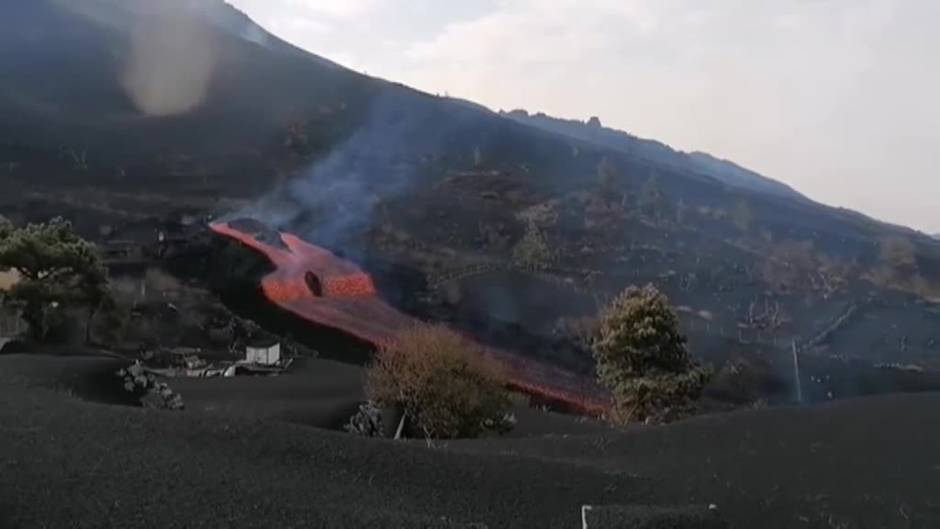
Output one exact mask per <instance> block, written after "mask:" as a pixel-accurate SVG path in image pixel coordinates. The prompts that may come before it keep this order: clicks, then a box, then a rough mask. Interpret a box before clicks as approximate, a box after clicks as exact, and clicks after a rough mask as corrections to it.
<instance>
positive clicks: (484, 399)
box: [366, 325, 512, 439]
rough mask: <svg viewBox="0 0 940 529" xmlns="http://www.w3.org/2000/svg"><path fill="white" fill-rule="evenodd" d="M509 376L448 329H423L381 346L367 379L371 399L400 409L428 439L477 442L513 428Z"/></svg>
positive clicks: (424, 327) (415, 330) (402, 334)
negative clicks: (486, 434) (471, 439)
mask: <svg viewBox="0 0 940 529" xmlns="http://www.w3.org/2000/svg"><path fill="white" fill-rule="evenodd" d="M505 388H506V379H505V376H504V374H503V373H502V372H501V370H499V368H497V367H495V366H494V365H493V364H492V363H490V362H487V361H486V360H484V359H483V357H481V356H480V355H479V354H478V353H477V352H476V351H474V350H473V345H472V344H470V343H469V342H467V341H466V340H465V339H464V338H463V337H461V336H460V335H458V334H456V333H454V332H453V331H450V330H448V329H446V328H444V327H437V326H426V325H422V326H419V327H415V328H413V329H409V330H406V331H404V332H402V333H400V334H399V335H398V336H397V337H396V340H395V341H394V343H391V344H388V345H386V346H385V347H382V348H381V349H380V350H379V352H378V353H377V354H376V358H375V361H374V363H373V364H372V366H370V367H369V369H368V371H367V374H366V394H367V395H368V397H369V399H370V401H372V402H374V403H375V404H377V405H378V406H380V407H386V408H387V407H399V408H400V409H402V410H403V411H404V412H405V416H406V418H407V421H408V423H409V425H410V426H411V427H413V428H415V429H417V430H418V431H419V432H421V433H422V434H423V435H425V436H426V437H428V438H435V439H442V438H443V439H449V438H458V437H476V436H479V435H480V434H482V433H484V432H487V431H496V432H503V431H505V430H506V429H508V428H511V426H512V421H511V419H510V417H509V416H508V415H507V413H508V411H509V406H510V400H509V394H508V392H507V391H506V389H505Z"/></svg>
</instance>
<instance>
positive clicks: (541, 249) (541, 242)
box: [512, 221, 556, 270]
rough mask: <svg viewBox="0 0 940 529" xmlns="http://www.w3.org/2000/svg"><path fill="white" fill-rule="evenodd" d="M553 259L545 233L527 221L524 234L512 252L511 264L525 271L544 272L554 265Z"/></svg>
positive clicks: (533, 223)
mask: <svg viewBox="0 0 940 529" xmlns="http://www.w3.org/2000/svg"><path fill="white" fill-rule="evenodd" d="M555 258H556V255H555V252H553V251H552V249H551V247H549V245H548V239H547V238H546V237H545V233H544V232H543V231H542V230H541V229H540V228H539V227H538V225H537V224H536V223H535V222H532V221H529V222H528V224H526V230H525V234H524V235H523V236H522V239H520V240H519V242H518V243H516V246H515V247H514V248H513V250H512V259H513V262H514V263H515V264H516V265H517V266H520V267H522V268H525V269H529V270H544V269H546V268H550V267H551V266H552V264H554V263H555Z"/></svg>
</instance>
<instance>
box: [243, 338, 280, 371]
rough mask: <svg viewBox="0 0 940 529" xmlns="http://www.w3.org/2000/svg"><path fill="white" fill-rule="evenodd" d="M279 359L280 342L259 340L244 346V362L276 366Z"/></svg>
mask: <svg viewBox="0 0 940 529" xmlns="http://www.w3.org/2000/svg"><path fill="white" fill-rule="evenodd" d="M280 361H281V344H280V343H279V342H275V341H261V342H255V343H253V344H249V345H248V346H247V347H245V362H246V363H249V364H257V365H262V366H276V365H278V363H279V362H280Z"/></svg>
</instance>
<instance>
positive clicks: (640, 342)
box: [593, 285, 710, 424]
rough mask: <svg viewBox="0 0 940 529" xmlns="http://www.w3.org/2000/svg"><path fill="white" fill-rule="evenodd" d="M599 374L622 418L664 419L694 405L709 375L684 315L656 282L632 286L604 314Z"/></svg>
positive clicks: (615, 415)
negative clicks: (691, 343) (693, 348)
mask: <svg viewBox="0 0 940 529" xmlns="http://www.w3.org/2000/svg"><path fill="white" fill-rule="evenodd" d="M593 348H594V357H595V359H596V360H597V375H598V378H599V380H600V382H601V384H603V385H604V386H606V387H607V388H608V389H610V391H611V393H612V394H613V397H614V407H613V409H612V411H611V419H613V420H614V422H617V423H621V424H623V423H628V422H663V421H668V420H672V419H675V418H678V417H681V416H683V415H685V414H687V413H689V412H691V411H692V410H693V409H694V403H695V401H696V400H697V399H698V398H699V397H700V396H701V393H702V390H703V389H704V387H705V384H706V383H707V382H708V379H709V377H710V371H709V370H706V369H703V368H701V367H699V366H698V365H697V364H696V363H695V362H694V360H693V359H692V358H691V356H690V354H689V350H688V348H687V346H686V338H685V336H683V335H682V334H681V333H680V332H679V318H678V316H677V315H676V313H675V311H674V310H673V309H672V307H671V306H670V305H669V300H668V299H667V298H666V296H665V295H663V294H662V293H661V292H659V290H657V289H656V288H655V287H654V286H652V285H647V286H646V287H643V288H637V287H630V288H628V289H626V290H625V291H624V292H623V293H622V294H620V295H619V296H618V297H617V298H616V299H614V300H613V301H612V302H611V303H610V305H609V306H607V307H606V308H605V309H604V310H603V311H602V312H601V315H600V325H599V328H598V331H597V335H596V337H595V339H594V344H593Z"/></svg>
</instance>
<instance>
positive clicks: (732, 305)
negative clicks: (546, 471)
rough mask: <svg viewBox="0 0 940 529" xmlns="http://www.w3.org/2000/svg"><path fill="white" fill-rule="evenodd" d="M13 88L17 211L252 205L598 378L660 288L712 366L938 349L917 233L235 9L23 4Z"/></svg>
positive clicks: (930, 269) (205, 2)
mask: <svg viewBox="0 0 940 529" xmlns="http://www.w3.org/2000/svg"><path fill="white" fill-rule="evenodd" d="M0 79H2V82H0V115H2V116H3V118H4V119H3V120H0V197H2V198H0V212H2V213H4V214H6V215H9V216H12V217H14V219H17V220H30V219H34V220H35V219H42V218H47V217H49V216H52V215H58V214H61V215H65V216H67V217H69V218H72V219H74V220H75V221H76V222H77V223H78V224H79V225H80V227H81V228H82V230H83V231H84V232H85V233H86V234H90V235H93V236H96V237H100V238H107V237H109V236H110V235H108V234H112V233H115V232H116V231H117V232H120V231H121V230H120V227H121V226H126V225H133V224H135V223H141V222H146V221H147V219H151V218H154V217H164V216H168V215H171V216H179V215H185V216H191V217H193V216H194V217H196V218H202V217H203V216H205V215H215V216H220V215H225V214H229V213H231V214H234V215H238V216H243V217H255V218H258V219H259V220H262V221H264V222H266V223H268V224H271V225H274V226H276V227H279V228H283V229H287V230H290V231H293V232H295V233H298V234H301V235H302V236H304V237H307V238H309V239H310V240H312V241H314V242H316V243H317V244H321V245H323V246H326V247H329V248H330V249H332V250H334V251H335V252H337V253H339V254H341V255H343V256H346V257H348V258H350V259H352V260H354V261H357V262H360V263H362V264H363V265H364V266H366V267H367V268H368V267H370V266H373V264H372V263H382V266H391V267H392V268H394V269H396V270H407V271H408V273H409V274H417V275H421V276H423V277H424V278H425V280H426V281H425V283H426V284H427V288H425V289H422V290H420V291H413V290H409V289H403V288H397V287H396V282H395V281H394V280H393V279H394V278H392V280H383V285H384V287H383V288H384V290H385V294H386V295H387V296H389V297H391V298H394V299H398V300H402V299H405V298H407V299H406V300H405V301H403V303H407V304H409V305H418V308H416V309H415V312H418V313H420V314H422V315H424V316H426V317H429V318H433V319H439V320H444V321H451V322H454V323H455V324H457V325H460V326H463V327H465V328H467V329H469V330H471V331H473V332H474V333H476V334H477V335H480V336H481V337H482V338H483V339H490V340H492V341H494V342H498V343H503V344H508V345H514V346H516V347H520V348H525V349H526V350H527V351H533V352H536V351H537V352H539V354H542V355H546V356H552V357H555V358H557V359H559V360H561V361H563V362H564V363H566V364H569V365H583V366H585V367H584V369H590V367H589V366H590V362H589V361H588V360H587V359H586V358H585V357H584V356H583V351H579V349H578V346H577V340H576V337H577V334H578V329H579V326H580V325H581V324H584V323H585V322H584V321H583V320H582V318H586V317H589V316H590V315H591V314H592V313H593V312H594V311H595V310H596V307H597V305H598V303H600V302H602V301H603V300H604V299H605V298H606V297H607V296H609V295H611V294H612V293H614V292H616V291H618V290H620V289H622V288H623V287H624V286H626V285H628V284H635V283H646V282H654V283H656V284H657V285H659V286H660V287H662V288H663V289H664V290H666V291H667V292H668V293H669V294H670V296H671V297H672V299H673V301H674V302H675V303H676V304H677V305H678V306H679V307H680V312H681V313H682V316H683V325H684V326H685V330H686V331H687V332H689V334H690V335H691V336H692V339H693V346H694V347H695V349H696V351H698V352H699V353H700V354H701V355H703V356H705V357H706V358H709V359H713V360H715V361H718V362H720V361H722V360H723V358H724V356H725V355H726V354H727V351H728V349H729V346H728V344H729V343H730V344H735V346H741V345H745V346H748V347H751V348H753V349H755V350H772V351H777V350H780V349H782V348H784V347H786V346H787V345H788V344H789V343H790V342H791V341H793V340H796V341H798V342H799V343H800V344H803V345H804V347H806V348H808V349H813V350H814V351H817V352H819V353H820V354H821V355H824V356H828V355H837V356H838V355H845V356H853V357H860V358H865V359H868V360H877V361H886V362H894V361H904V362H918V363H930V362H935V358H936V353H937V349H938V347H940V345H938V340H940V335H936V334H935V332H936V331H935V330H936V329H938V328H940V326H938V325H937V323H938V322H940V311H938V310H937V309H936V308H935V306H934V304H933V300H936V299H940V243H938V242H937V241H935V240H933V239H931V238H929V237H927V236H924V235H921V234H918V233H915V232H913V231H910V230H907V229H903V228H899V227H895V226H890V225H886V224H883V223H879V222H877V221H874V220H872V219H869V218H866V217H864V216H862V215H860V214H857V213H854V212H850V211H845V210H839V209H834V208H829V207H826V206H823V205H820V204H816V203H813V202H811V201H808V200H806V199H804V198H802V197H800V196H795V197H794V196H790V195H789V194H787V193H783V194H781V193H768V192H764V191H762V190H760V189H748V188H742V187H740V186H734V185H729V184H728V183H727V182H725V181H722V180H720V179H718V178H716V177H715V176H714V175H710V173H709V171H708V170H692V169H690V168H689V167H687V166H683V165H682V164H678V165H677V164H675V163H669V162H668V161H663V160H662V159H659V158H656V157H649V156H641V155H638V154H637V153H635V152H631V151H630V150H629V149H620V148H616V147H612V146H610V145H603V144H600V143H598V142H597V141H588V140H586V139H583V138H578V137H572V136H571V135H564V134H558V133H556V132H553V131H547V130H543V129H540V128H536V127H532V126H530V125H528V124H525V123H519V122H517V121H514V120H513V119H508V118H506V117H504V116H500V115H498V114H495V113H492V112H489V111H488V110H486V109H484V108H481V107H478V106H475V105H469V104H466V103H465V102H461V101H456V100H452V99H446V98H439V97H434V96H430V95H428V94H423V93H420V92H417V91H414V90H411V89H409V88H407V87H403V86H400V85H396V84H392V83H389V82H386V81H382V80H378V79H374V78H370V77H366V76H363V75H359V74H357V73H355V72H352V71H350V70H347V69H344V68H342V67H341V66H338V65H336V64H334V63H332V62H330V61H328V60H326V59H323V58H320V57H317V56H314V55H311V54H308V53H305V52H302V51H300V50H298V49H296V48H294V47H292V46H290V45H288V44H286V43H284V42H283V41H280V40H279V39H277V38H276V37H274V36H272V35H270V34H268V33H267V32H265V31H264V30H263V29H261V28H259V27H258V26H256V25H255V24H254V23H253V22H251V21H250V20H249V19H247V17H245V16H244V15H242V14H240V13H238V12H237V11H235V10H234V9H232V8H231V7H229V6H227V5H226V4H224V3H222V2H220V1H214V0H191V1H183V0H177V1H173V2H160V3H155V2H146V1H143V0H133V1H120V2H119V1H117V0H81V1H69V2H66V1H64V0H30V1H27V0H19V1H15V2H10V3H8V5H6V6H4V17H3V18H2V19H0ZM693 159H695V160H698V163H700V164H701V163H706V162H707V161H706V162H702V160H701V159H699V158H693ZM135 236H136V235H135ZM140 236H142V237H150V236H152V234H146V233H144V234H142V235H140ZM558 300H564V302H559V301H558ZM519 336H523V337H525V340H524V343H519V342H518V341H516V342H514V340H518V337H519Z"/></svg>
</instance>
